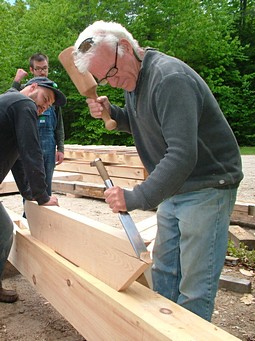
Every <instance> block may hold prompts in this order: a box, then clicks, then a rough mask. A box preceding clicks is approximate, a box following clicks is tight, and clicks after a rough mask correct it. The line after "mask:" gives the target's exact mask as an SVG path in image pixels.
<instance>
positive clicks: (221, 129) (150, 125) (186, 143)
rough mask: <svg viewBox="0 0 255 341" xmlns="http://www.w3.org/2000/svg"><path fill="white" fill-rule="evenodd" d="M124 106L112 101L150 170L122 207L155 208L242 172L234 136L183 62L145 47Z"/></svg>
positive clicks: (225, 183) (231, 183)
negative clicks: (137, 75)
mask: <svg viewBox="0 0 255 341" xmlns="http://www.w3.org/2000/svg"><path fill="white" fill-rule="evenodd" d="M125 101H126V105H125V108H124V109H121V108H119V107H117V106H114V105H112V106H111V116H112V117H113V119H115V120H116V121H117V124H118V126H117V129H118V130H120V131H125V132H129V133H132V135H133V137H134V141H135V145H136V148H137V151H138V154H139V156H140V158H141V160H142V162H143V164H144V166H145V168H146V170H147V171H148V173H149V176H148V177H147V179H146V180H145V181H144V182H143V183H142V184H140V185H137V186H135V187H134V188H133V190H132V191H130V190H125V192H124V195H125V201H126V205H127V210H128V211H131V210H134V209H143V210H148V209H152V208H155V207H156V206H157V205H158V204H160V203H161V202H162V201H163V200H164V199H166V198H169V197H171V196H173V195H176V194H180V193H185V192H190V191H196V190H200V189H203V188H208V187H217V188H227V187H238V184H239V182H240V181H241V180H242V178H243V173H242V166H241V157H240V152H239V147H238V144H237V142H236V139H235V136H234V134H233V132H232V130H231V128H230V126H229V124H228V123H227V121H226V119H225V117H224V115H223V113H222V111H221V109H220V108H219V105H218V103H217V101H216V99H215V98H214V96H213V94H212V92H211V91H210V89H209V87H208V86H207V84H206V83H205V82H204V80H203V79H202V78H201V77H200V76H199V75H198V74H197V73H196V72H195V71H194V70H193V69H191V68H190V67H189V66H188V65H187V64H185V63H183V62H182V61H180V60H178V59H176V58H173V57H170V56H167V55H165V54H163V53H160V52H158V51H154V50H148V51H146V54H145V57H144V60H143V62H142V66H141V70H140V74H139V79H138V81H137V85H136V89H135V91H134V92H132V93H129V92H125Z"/></svg>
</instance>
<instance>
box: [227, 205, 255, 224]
mask: <svg viewBox="0 0 255 341" xmlns="http://www.w3.org/2000/svg"><path fill="white" fill-rule="evenodd" d="M230 221H231V224H234V225H240V226H243V227H250V228H253V229H254V228H255V204H254V203H253V204H252V203H241V202H237V203H236V204H235V206H234V210H233V212H232V214H231V218H230Z"/></svg>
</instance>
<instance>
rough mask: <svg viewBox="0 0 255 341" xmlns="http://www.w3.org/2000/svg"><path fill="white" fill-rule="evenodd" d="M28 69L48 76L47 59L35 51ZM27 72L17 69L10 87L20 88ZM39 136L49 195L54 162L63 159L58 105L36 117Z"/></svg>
mask: <svg viewBox="0 0 255 341" xmlns="http://www.w3.org/2000/svg"><path fill="white" fill-rule="evenodd" d="M29 70H30V72H31V73H32V74H33V75H34V77H48V73H49V59H48V57H47V56H46V55H44V54H42V53H36V54H34V55H32V56H31V57H30V59H29ZM27 75H28V73H27V72H26V71H25V70H23V69H18V70H17V73H16V76H15V78H14V82H13V84H12V87H14V88H15V89H17V90H20V89H21V88H22V86H21V84H20V82H21V81H22V79H23V78H25V77H26V76H27ZM38 128H39V137H40V143H41V148H42V151H43V157H44V167H45V174H46V184H47V192H48V194H49V195H51V192H52V190H51V185H52V177H53V172H54V168H55V165H56V164H60V163H62V162H63V160H64V139H65V133H64V124H63V117H62V111H61V108H60V107H56V106H51V107H50V108H49V109H48V110H46V111H45V112H44V113H43V115H41V116H40V118H39V119H38Z"/></svg>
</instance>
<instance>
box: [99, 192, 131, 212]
mask: <svg viewBox="0 0 255 341" xmlns="http://www.w3.org/2000/svg"><path fill="white" fill-rule="evenodd" d="M104 195H105V201H106V202H107V204H108V205H109V206H110V208H111V209H112V211H113V213H118V212H125V211H126V210H127V207H126V202H125V198H124V191H123V189H122V188H120V187H118V186H114V187H111V188H108V189H107V190H106V191H105V192H104Z"/></svg>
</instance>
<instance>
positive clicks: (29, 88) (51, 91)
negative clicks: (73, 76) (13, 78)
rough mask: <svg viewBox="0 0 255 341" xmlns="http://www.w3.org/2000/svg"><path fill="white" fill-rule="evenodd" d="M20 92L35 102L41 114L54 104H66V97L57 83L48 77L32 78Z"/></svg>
mask: <svg viewBox="0 0 255 341" xmlns="http://www.w3.org/2000/svg"><path fill="white" fill-rule="evenodd" d="M20 92H21V93H23V94H24V95H26V96H28V97H30V98H31V99H32V100H33V101H34V102H35V104H36V105H37V113H38V115H41V114H42V113H43V112H44V111H45V110H47V109H48V108H49V107H50V106H51V105H53V104H55V105H57V106H64V105H65V104H66V97H65V95H64V94H63V93H62V92H61V91H60V90H59V89H58V86H57V84H56V83H55V82H53V81H51V80H50V79H49V78H46V77H34V78H32V79H30V80H29V81H28V82H27V83H26V84H25V87H24V89H23V90H21V91H20Z"/></svg>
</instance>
